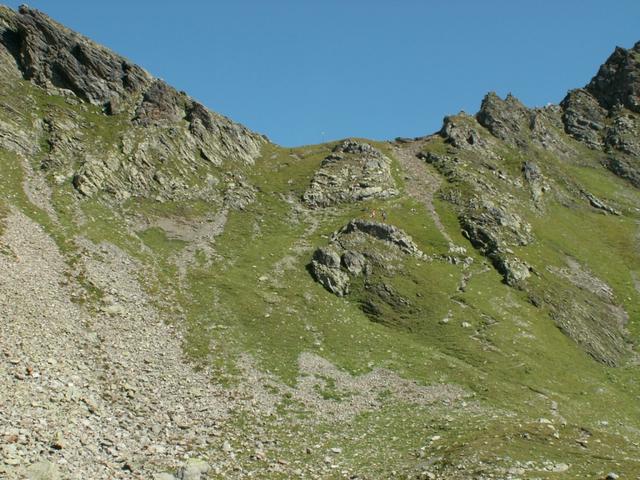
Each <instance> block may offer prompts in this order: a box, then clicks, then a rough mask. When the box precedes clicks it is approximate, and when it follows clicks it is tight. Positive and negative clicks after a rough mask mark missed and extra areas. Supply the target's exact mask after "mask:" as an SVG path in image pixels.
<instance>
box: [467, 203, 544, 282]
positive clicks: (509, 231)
mask: <svg viewBox="0 0 640 480" xmlns="http://www.w3.org/2000/svg"><path fill="white" fill-rule="evenodd" d="M460 225H461V227H462V232H463V234H464V235H465V236H466V237H467V238H468V239H469V241H470V242H471V244H472V245H473V246H474V247H475V248H477V249H478V250H479V251H480V252H481V253H482V254H483V255H485V256H487V257H488V258H489V259H490V260H491V262H492V263H493V265H494V267H495V268H496V270H498V272H500V274H502V276H503V278H504V281H505V283H507V284H508V285H511V286H517V285H519V284H520V283H521V282H522V281H523V280H525V279H526V278H528V277H529V276H530V268H529V266H528V265H527V264H526V263H524V262H523V261H521V260H520V259H518V258H517V257H515V256H513V255H512V254H510V253H509V246H514V245H518V246H524V245H528V244H529V243H531V242H532V241H533V235H532V234H531V226H530V225H529V224H528V223H526V222H524V221H523V220H522V219H521V218H520V216H518V215H517V214H516V213H514V212H512V211H510V210H509V209H507V208H505V207H503V206H495V205H493V204H492V203H491V202H486V201H485V202H481V203H480V204H479V205H478V206H477V207H476V208H475V209H472V210H469V211H468V212H467V213H466V214H464V215H462V216H461V217H460Z"/></svg>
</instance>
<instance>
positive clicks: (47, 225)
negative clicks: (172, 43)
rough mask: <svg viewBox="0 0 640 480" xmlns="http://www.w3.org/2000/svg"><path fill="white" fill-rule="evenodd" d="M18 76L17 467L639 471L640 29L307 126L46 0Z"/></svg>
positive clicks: (209, 473) (5, 70) (6, 388)
mask: <svg viewBox="0 0 640 480" xmlns="http://www.w3.org/2000/svg"><path fill="white" fill-rule="evenodd" d="M594 70H595V68H594ZM0 73H1V75H0V318H1V321H0V478H3V479H5V478H6V479H32V480H35V479H49V480H53V479H78V480H80V479H83V480H84V479H96V480H98V479H155V480H176V479H180V480H187V479H189V480H198V479H201V480H203V479H209V478H210V479H213V478H225V479H226V478H309V479H311V478H317V479H325V478H353V479H356V478H358V479H378V478H380V479H386V478H407V479H409V478H410V479H447V480H448V479H514V480H515V479H525V478H527V479H534V478H536V479H547V478H549V479H551V478H554V479H555V478H558V479H561V478H562V479H565V478H566V479H584V478H593V479H598V478H638V475H640V412H639V409H638V398H639V395H640V381H639V378H640V376H639V375H640V357H639V356H638V343H639V341H640V250H639V248H638V239H639V238H640V230H639V224H640V209H639V205H640V43H637V44H636V45H635V46H633V47H632V48H630V49H624V48H616V49H615V51H614V52H613V54H612V55H611V56H610V57H609V58H608V59H607V60H606V61H605V63H604V64H603V65H602V66H601V67H600V68H599V70H597V73H596V74H595V76H594V77H593V79H591V80H590V81H589V82H588V83H587V84H586V85H585V86H584V87H582V88H577V89H575V90H572V91H570V92H569V93H568V94H567V96H566V97H565V98H564V100H563V101H562V102H560V104H559V105H549V106H546V107H544V108H529V107H527V106H526V105H524V104H523V103H522V102H520V101H519V100H518V99H517V98H515V97H514V96H512V95H509V96H507V97H506V98H504V99H503V98H500V97H499V96H498V95H496V94H494V93H489V94H488V95H487V96H486V97H485V99H484V100H483V101H482V104H481V107H480V111H479V112H478V113H476V114H475V115H470V114H467V113H459V114H457V115H451V116H448V117H446V118H445V119H444V122H443V126H442V128H441V130H440V131H438V132H436V133H434V134H431V135H426V136H424V137H420V138H415V139H406V138H400V139H397V140H396V141H386V142H380V141H370V140H366V139H355V138H350V139H345V140H340V141H336V142H329V143H326V144H319V145H311V146H304V147H299V148H284V147H280V146H278V145H275V144H273V143H272V142H270V141H269V140H268V139H267V138H266V137H264V136H263V135H260V134H257V133H255V132H252V131H250V130H249V129H247V128H245V127H244V126H242V125H239V124H237V123H235V122H233V121H232V120H229V119H227V118H225V117H223V116H221V115H219V114H217V113H214V112H212V111H210V110H208V109H207V108H206V107H204V106H203V105H202V104H201V103H198V102H197V101H196V100H194V99H193V98H191V97H189V96H188V95H187V94H185V93H183V92H178V91H177V90H175V89H174V88H173V87H171V86H170V85H168V84H166V83H165V82H163V81H162V80H159V79H157V78H154V77H153V76H152V75H151V74H150V73H148V72H146V71H145V70H143V69H142V68H140V67H138V66H136V65H134V64H132V63H131V62H129V61H128V60H126V59H125V58H122V57H121V56H119V55H117V54H115V53H113V52H111V51H109V50H107V49H105V48H103V47H101V46H99V45H97V44H95V43H93V42H92V41H90V40H89V39H87V38H84V37H83V36H81V35H79V34H77V33H75V32H72V31H70V30H69V29H67V28H65V27H64V26H62V25H60V24H58V23H56V22H55V21H54V20H52V19H50V18H49V17H47V16H46V15H45V14H44V13H42V12H39V11H37V10H34V9H31V8H28V7H21V8H20V9H19V10H18V11H13V10H11V9H9V8H5V7H0ZM585 80H586V79H585Z"/></svg>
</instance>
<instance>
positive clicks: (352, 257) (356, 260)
mask: <svg viewBox="0 0 640 480" xmlns="http://www.w3.org/2000/svg"><path fill="white" fill-rule="evenodd" d="M341 260H342V266H343V267H344V268H346V269H347V272H349V273H350V274H352V275H360V273H362V271H363V270H364V268H365V266H366V264H367V260H366V258H365V257H364V255H362V254H361V253H360V252H354V251H352V250H348V251H346V252H344V253H343V254H342V258H341Z"/></svg>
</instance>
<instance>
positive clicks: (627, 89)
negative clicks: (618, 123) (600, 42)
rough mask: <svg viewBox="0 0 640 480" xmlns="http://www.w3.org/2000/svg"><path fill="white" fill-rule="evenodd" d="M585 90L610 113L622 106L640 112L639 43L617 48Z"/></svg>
mask: <svg viewBox="0 0 640 480" xmlns="http://www.w3.org/2000/svg"><path fill="white" fill-rule="evenodd" d="M586 90H587V91H588V92H589V93H591V94H592V95H593V96H594V97H595V98H596V99H597V100H598V102H599V103H600V105H602V106H603V107H604V108H606V109H608V110H610V109H611V108H613V107H615V106H616V105H618V104H620V105H622V106H624V107H626V108H628V109H629V110H631V111H634V112H637V113H640V42H638V43H636V44H635V45H634V47H633V48H631V49H629V50H627V49H624V48H620V47H618V48H616V49H615V51H614V52H613V53H612V54H611V56H610V57H609V58H608V59H607V61H606V62H605V63H604V64H603V65H602V66H601V67H600V70H598V73H597V74H596V76H595V77H593V79H592V80H591V82H589V84H588V85H587V86H586Z"/></svg>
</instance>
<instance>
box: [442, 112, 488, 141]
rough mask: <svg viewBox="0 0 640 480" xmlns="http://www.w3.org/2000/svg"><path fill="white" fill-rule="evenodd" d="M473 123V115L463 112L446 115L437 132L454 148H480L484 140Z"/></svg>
mask: <svg viewBox="0 0 640 480" xmlns="http://www.w3.org/2000/svg"><path fill="white" fill-rule="evenodd" d="M474 123H475V122H474V121H473V117H470V116H469V115H467V114H464V113H461V114H459V115H456V116H447V117H444V120H443V124H442V128H441V129H440V132H439V134H440V136H441V137H443V138H444V139H445V140H446V141H447V143H450V144H451V145H453V146H454V147H456V148H460V149H474V148H481V147H482V146H483V145H484V143H485V142H484V140H483V139H482V137H481V136H480V134H479V133H478V131H477V129H476V128H475V126H477V124H476V125H474Z"/></svg>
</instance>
